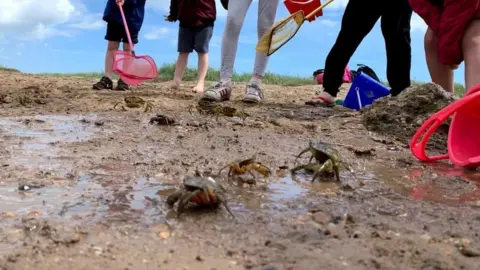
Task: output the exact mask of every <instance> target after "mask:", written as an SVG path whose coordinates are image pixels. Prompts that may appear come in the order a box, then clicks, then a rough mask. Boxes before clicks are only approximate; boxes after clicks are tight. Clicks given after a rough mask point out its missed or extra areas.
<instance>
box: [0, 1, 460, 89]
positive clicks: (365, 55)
mask: <svg viewBox="0 0 480 270" xmlns="http://www.w3.org/2000/svg"><path fill="white" fill-rule="evenodd" d="M0 2H1V3H0V64H1V65H6V66H11V67H15V68H18V69H20V70H22V71H25V72H60V73H61V72H67V73H69V72H92V71H95V72H99V71H102V70H103V66H104V62H103V61H104V55H105V46H106V41H105V40H104V35H105V23H104V22H103V21H102V20H101V19H102V12H103V9H104V7H105V3H106V0H1V1H0ZM346 2H348V1H346V0H336V1H335V2H334V3H333V4H331V5H330V6H328V7H326V8H325V10H324V14H325V15H324V16H323V17H321V18H318V19H317V20H316V21H314V22H312V23H305V24H304V25H303V26H302V28H301V29H300V31H299V32H298V34H297V35H296V36H295V38H294V39H292V40H291V41H290V42H289V43H288V44H287V45H285V46H284V47H283V48H282V49H280V50H279V51H278V52H276V53H275V54H274V55H272V57H271V58H270V63H269V66H268V71H270V72H275V73H282V74H291V75H303V76H310V75H311V74H312V72H313V71H314V70H316V69H318V68H323V66H324V62H325V58H326V56H327V54H328V52H329V50H330V48H331V46H332V45H333V43H334V41H335V38H336V35H337V33H338V31H339V27H340V20H341V16H342V14H343V10H344V6H345V4H346ZM168 5H169V1H168V0H147V11H146V15H145V22H144V26H143V28H142V31H141V33H140V42H139V44H138V45H137V48H136V51H137V54H148V55H150V56H152V57H153V58H154V59H155V61H156V62H157V65H159V66H160V65H161V64H163V63H173V62H174V61H175V59H176V57H177V52H176V42H177V31H178V24H174V23H168V22H165V21H164V20H163V14H166V12H167V10H166V8H167V7H168ZM257 5H258V2H256V0H255V1H254V2H253V3H252V5H251V7H250V10H249V12H248V14H247V19H246V20H245V25H244V27H243V29H242V32H241V36H240V46H239V49H238V52H237V58H236V62H235V71H237V72H251V71H252V68H253V59H254V54H255V44H256V42H257V31H256V30H257V26H256V17H257V11H258V9H257ZM217 8H218V10H219V13H218V19H217V22H216V25H215V29H214V36H213V38H212V41H211V44H210V46H211V47H210V48H211V49H210V66H212V67H215V68H218V67H219V65H220V43H221V37H222V33H223V29H224V23H225V18H226V12H225V11H224V10H223V9H222V7H221V6H220V5H218V6H217ZM286 16H288V11H287V10H286V8H285V6H284V5H283V3H282V1H280V5H279V7H278V12H277V17H276V18H277V20H279V19H281V18H283V17H286ZM424 33H425V25H424V24H423V21H421V19H419V18H418V16H414V18H413V20H412V33H411V35H412V70H411V74H412V79H414V80H422V81H428V80H429V75H428V70H427V67H426V64H425V58H424V52H423V36H424ZM196 60H197V59H196V56H195V55H192V57H191V58H190V62H189V66H192V67H194V66H195V65H196ZM287 63H288V64H287ZM358 63H363V64H367V65H369V66H371V67H373V69H374V70H375V71H376V72H377V74H378V75H379V77H381V78H383V79H384V78H385V64H386V58H385V46H384V41H383V37H382V34H381V31H380V27H379V24H377V25H376V26H375V28H374V29H373V31H372V32H371V33H370V34H369V35H368V36H367V37H366V38H365V40H364V41H363V43H362V44H361V45H360V47H359V49H358V50H357V51H356V53H355V54H354V56H353V57H352V59H351V62H350V67H355V66H356V64H358ZM455 79H456V81H458V82H463V80H464V79H463V65H462V66H461V67H460V68H459V69H458V70H457V71H456V77H455Z"/></svg>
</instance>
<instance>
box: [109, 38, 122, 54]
mask: <svg viewBox="0 0 480 270" xmlns="http://www.w3.org/2000/svg"><path fill="white" fill-rule="evenodd" d="M119 46H120V42H116V41H109V42H108V44H107V50H108V51H109V52H112V51H116V50H118V47H119Z"/></svg>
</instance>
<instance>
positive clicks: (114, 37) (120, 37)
mask: <svg viewBox="0 0 480 270" xmlns="http://www.w3.org/2000/svg"><path fill="white" fill-rule="evenodd" d="M130 37H131V38H132V42H133V44H137V43H138V32H135V31H132V30H130ZM105 39H106V40H108V41H114V42H122V43H128V38H127V33H126V32H125V27H124V26H123V24H119V23H114V22H109V23H107V33H106V34H105Z"/></svg>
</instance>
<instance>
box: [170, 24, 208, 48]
mask: <svg viewBox="0 0 480 270" xmlns="http://www.w3.org/2000/svg"><path fill="white" fill-rule="evenodd" d="M212 35H213V26H205V27H201V28H186V27H180V29H178V52H179V53H191V52H193V50H195V51H196V52H198V53H208V48H209V46H208V45H209V44H210V39H212Z"/></svg>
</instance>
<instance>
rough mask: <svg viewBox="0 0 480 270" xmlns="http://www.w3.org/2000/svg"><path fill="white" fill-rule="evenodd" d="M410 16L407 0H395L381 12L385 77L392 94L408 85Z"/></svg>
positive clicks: (410, 54)
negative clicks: (385, 59) (385, 56)
mask: <svg viewBox="0 0 480 270" xmlns="http://www.w3.org/2000/svg"><path fill="white" fill-rule="evenodd" d="M411 18H412V8H411V7H410V4H409V3H408V1H396V2H395V3H392V4H391V5H389V7H387V8H386V10H385V11H384V13H383V14H382V19H381V20H382V22H381V27H382V34H383V37H384V39H385V50H386V52H387V79H388V83H389V85H390V88H391V90H390V94H391V95H392V96H396V95H398V94H400V93H401V92H402V91H403V90H404V89H406V88H407V87H409V86H410V69H411V65H412V61H411V60H412V48H411V45H410V42H411V37H410V21H411Z"/></svg>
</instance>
